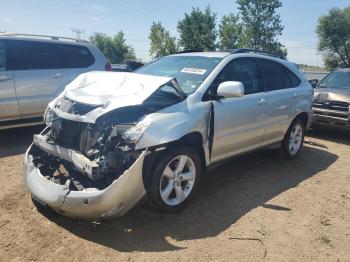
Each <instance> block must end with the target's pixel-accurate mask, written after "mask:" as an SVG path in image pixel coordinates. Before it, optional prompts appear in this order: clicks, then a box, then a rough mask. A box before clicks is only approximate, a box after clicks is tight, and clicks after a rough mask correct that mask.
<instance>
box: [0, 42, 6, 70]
mask: <svg viewBox="0 0 350 262" xmlns="http://www.w3.org/2000/svg"><path fill="white" fill-rule="evenodd" d="M5 70H6V56H5V45H4V42H3V41H0V71H5Z"/></svg>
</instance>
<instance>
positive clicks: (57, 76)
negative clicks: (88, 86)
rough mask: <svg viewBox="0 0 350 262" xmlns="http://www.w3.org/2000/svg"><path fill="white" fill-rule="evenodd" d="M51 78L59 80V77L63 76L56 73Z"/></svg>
mask: <svg viewBox="0 0 350 262" xmlns="http://www.w3.org/2000/svg"><path fill="white" fill-rule="evenodd" d="M52 77H53V78H61V77H63V74H61V73H57V74H54V75H53V76H52Z"/></svg>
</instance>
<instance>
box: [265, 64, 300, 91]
mask: <svg viewBox="0 0 350 262" xmlns="http://www.w3.org/2000/svg"><path fill="white" fill-rule="evenodd" d="M259 64H260V68H261V70H262V72H263V75H264V86H265V90H266V91H273V90H281V89H287V88H293V87H297V86H298V85H299V84H300V80H299V78H298V77H296V76H295V75H294V74H293V73H292V72H291V71H290V70H289V69H287V68H286V67H285V66H283V65H281V64H280V63H276V62H273V61H268V60H260V61H259Z"/></svg>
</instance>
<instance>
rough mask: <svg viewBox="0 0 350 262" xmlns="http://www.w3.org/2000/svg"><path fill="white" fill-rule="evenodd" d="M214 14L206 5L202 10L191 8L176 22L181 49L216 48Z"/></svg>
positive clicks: (201, 49) (205, 49) (206, 49)
mask: <svg viewBox="0 0 350 262" xmlns="http://www.w3.org/2000/svg"><path fill="white" fill-rule="evenodd" d="M215 27H216V14H215V13H212V12H211V10H210V7H209V6H207V7H206V8H205V10H204V11H202V10H200V9H199V8H198V7H197V8H192V12H191V13H190V14H187V13H186V14H185V17H184V18H183V19H182V20H180V21H179V22H178V25H177V30H178V32H179V34H180V40H179V45H180V47H182V48H183V50H198V51H208V50H215V48H216V36H217V31H216V29H215Z"/></svg>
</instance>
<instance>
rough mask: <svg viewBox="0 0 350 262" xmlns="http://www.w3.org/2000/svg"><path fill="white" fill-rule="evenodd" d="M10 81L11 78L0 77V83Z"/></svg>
mask: <svg viewBox="0 0 350 262" xmlns="http://www.w3.org/2000/svg"><path fill="white" fill-rule="evenodd" d="M8 80H11V78H10V77H8V76H0V81H8Z"/></svg>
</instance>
